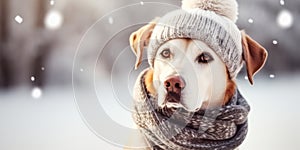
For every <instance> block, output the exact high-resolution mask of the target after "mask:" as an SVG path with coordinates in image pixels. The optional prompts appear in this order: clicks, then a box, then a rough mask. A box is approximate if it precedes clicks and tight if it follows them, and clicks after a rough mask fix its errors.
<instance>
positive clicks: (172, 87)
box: [164, 76, 185, 93]
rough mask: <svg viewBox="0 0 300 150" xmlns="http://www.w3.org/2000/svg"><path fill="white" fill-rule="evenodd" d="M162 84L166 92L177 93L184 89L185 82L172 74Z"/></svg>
mask: <svg viewBox="0 0 300 150" xmlns="http://www.w3.org/2000/svg"><path fill="white" fill-rule="evenodd" d="M164 85H165V88H166V90H167V91H168V92H175V93H179V92H180V91H181V90H182V89H184V87H185V82H184V80H183V79H182V77H180V76H172V77H169V78H168V79H167V80H166V81H165V83H164Z"/></svg>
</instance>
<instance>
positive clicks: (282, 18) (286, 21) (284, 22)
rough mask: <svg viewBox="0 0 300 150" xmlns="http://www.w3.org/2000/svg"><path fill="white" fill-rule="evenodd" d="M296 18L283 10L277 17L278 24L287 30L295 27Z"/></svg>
mask: <svg viewBox="0 0 300 150" xmlns="http://www.w3.org/2000/svg"><path fill="white" fill-rule="evenodd" d="M293 22H294V18H293V15H292V13H291V12H290V11H288V10H281V11H280V12H279V14H278V16H277V24H278V25H279V26H280V27H281V28H283V29H287V28H290V27H291V26H292V25H293Z"/></svg>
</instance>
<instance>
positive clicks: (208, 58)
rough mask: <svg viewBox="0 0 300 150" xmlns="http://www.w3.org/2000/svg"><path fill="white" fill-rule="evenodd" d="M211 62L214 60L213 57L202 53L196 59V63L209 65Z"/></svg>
mask: <svg viewBox="0 0 300 150" xmlns="http://www.w3.org/2000/svg"><path fill="white" fill-rule="evenodd" d="M213 60H214V59H213V57H212V56H211V55H210V54H209V53H202V54H201V55H199V56H198V57H197V59H196V61H197V62H198V63H204V64H206V63H209V62H211V61H213Z"/></svg>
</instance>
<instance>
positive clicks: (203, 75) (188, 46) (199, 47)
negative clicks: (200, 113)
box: [153, 39, 227, 111]
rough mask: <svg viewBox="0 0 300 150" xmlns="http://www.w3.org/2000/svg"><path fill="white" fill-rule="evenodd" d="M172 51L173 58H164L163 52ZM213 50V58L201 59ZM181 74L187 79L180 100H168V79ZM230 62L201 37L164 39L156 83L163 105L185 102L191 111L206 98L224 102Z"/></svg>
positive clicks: (156, 62) (214, 104) (212, 104)
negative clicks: (202, 60) (166, 40)
mask: <svg viewBox="0 0 300 150" xmlns="http://www.w3.org/2000/svg"><path fill="white" fill-rule="evenodd" d="M165 49H169V50H170V51H171V58H164V57H162V56H161V52H162V51H163V50H165ZM203 52H206V53H209V54H210V55H211V56H212V57H213V60H212V61H211V62H209V63H199V62H198V61H197V57H198V56H199V55H201V54H202V53H203ZM174 75H179V76H181V77H182V78H183V80H184V81H185V82H186V86H185V88H184V89H183V90H182V91H181V100H180V103H169V102H165V99H166V95H167V91H166V90H165V88H164V82H165V81H166V80H167V78H168V77H170V76H174ZM226 80H227V72H226V66H225V64H224V63H223V62H222V60H221V59H220V58H219V57H218V56H217V54H216V53H215V52H214V51H213V50H212V49H211V48H209V47H208V46H207V45H206V44H205V43H203V42H202V41H199V40H187V39H174V40H170V41H168V42H166V43H164V44H163V45H162V46H161V47H160V48H159V49H158V52H157V54H156V57H155V60H154V68H153V87H154V89H155V90H156V91H157V94H158V104H159V106H162V107H163V106H164V105H167V106H173V107H180V106H183V107H184V108H185V109H187V110H189V111H196V110H198V109H200V108H201V105H202V103H203V102H209V106H210V107H217V106H221V105H222V102H223V100H224V96H225V91H226Z"/></svg>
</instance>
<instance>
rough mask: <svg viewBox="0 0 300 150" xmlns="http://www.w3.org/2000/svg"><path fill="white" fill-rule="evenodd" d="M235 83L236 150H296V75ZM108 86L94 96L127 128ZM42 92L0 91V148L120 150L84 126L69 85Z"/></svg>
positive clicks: (299, 103) (299, 143) (126, 114)
mask: <svg viewBox="0 0 300 150" xmlns="http://www.w3.org/2000/svg"><path fill="white" fill-rule="evenodd" d="M238 82H239V83H238V84H239V87H240V90H241V92H242V94H243V95H244V96H245V97H246V98H247V99H248V101H249V103H250V105H251V108H252V110H251V113H250V116H249V117H250V118H249V120H250V121H249V123H250V129H249V134H248V136H247V139H246V141H245V142H244V143H243V145H242V146H241V149H247V150H269V149H272V150H282V149H288V150H296V149H300V140H299V139H300V130H299V126H300V117H299V116H300V108H299V107H300V99H299V97H300V92H299V91H300V76H299V75H298V76H297V75H294V76H288V77H282V78H280V77H276V78H275V79H270V78H265V79H257V80H256V81H255V86H253V87H251V86H249V84H248V83H247V82H246V80H243V79H240V80H239V81H238ZM107 84H109V82H107ZM120 85H121V84H120ZM107 87H108V88H106V89H107V91H101V92H99V94H104V96H106V99H105V100H106V101H105V102H104V103H103V105H104V107H105V108H106V109H104V110H105V112H106V114H108V115H109V116H110V118H111V119H112V120H114V121H115V122H116V123H117V124H120V125H121V126H124V127H126V126H129V127H130V126H132V124H133V123H132V119H131V117H130V111H128V110H126V109H124V107H122V106H120V104H119V103H116V102H114V98H113V97H110V96H113V94H108V93H112V92H111V89H110V88H109V85H107ZM82 91H83V92H82V93H81V94H85V92H84V90H82ZM42 92H43V93H42V97H41V98H39V99H34V98H33V97H32V96H31V89H29V88H28V87H23V88H18V89H15V90H11V91H0V149H1V150H20V149H24V150H82V149H86V150H96V149H97V150H98V149H122V147H118V146H114V145H112V144H110V143H108V142H106V141H104V140H103V139H102V138H99V136H97V135H96V134H94V133H95V131H91V130H90V128H89V127H88V126H87V125H86V124H85V121H83V119H82V118H81V116H83V115H80V113H79V111H78V106H77V103H76V101H75V100H74V95H73V90H72V88H71V87H46V88H44V89H43V91H42ZM102 121H103V122H106V121H107V120H102ZM99 128H105V130H107V131H108V132H109V133H111V134H112V135H113V136H116V137H118V136H120V137H124V138H127V137H129V136H130V135H129V134H128V135H126V134H125V135H121V133H119V131H117V130H115V129H114V128H113V127H111V128H109V127H107V126H103V127H101V125H100V126H99Z"/></svg>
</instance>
